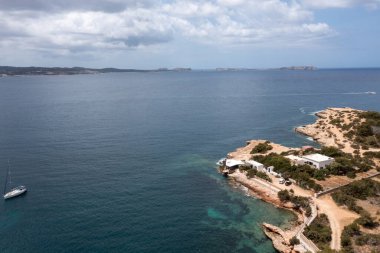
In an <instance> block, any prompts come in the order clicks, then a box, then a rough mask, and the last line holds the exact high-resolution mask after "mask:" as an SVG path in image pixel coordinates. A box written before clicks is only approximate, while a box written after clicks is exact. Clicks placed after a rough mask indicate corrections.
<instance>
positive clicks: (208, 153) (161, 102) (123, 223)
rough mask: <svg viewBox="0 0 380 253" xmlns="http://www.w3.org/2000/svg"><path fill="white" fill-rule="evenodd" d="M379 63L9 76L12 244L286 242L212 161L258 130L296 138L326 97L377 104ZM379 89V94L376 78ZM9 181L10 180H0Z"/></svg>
mask: <svg viewBox="0 0 380 253" xmlns="http://www.w3.org/2000/svg"><path fill="white" fill-rule="evenodd" d="M379 84H380V71H379V70H365V69H363V70H320V71H314V72H302V71H301V72H292V71H284V72H282V71H265V72H259V71H257V72H255V71H252V72H211V71H210V72H184V73H170V72H167V73H119V74H104V75H78V76H52V77H50V76H24V77H6V78H0V168H1V170H0V176H1V178H0V180H1V184H3V181H4V180H3V179H4V176H5V172H6V168H7V160H8V159H9V160H10V162H11V166H12V175H13V181H14V182H16V183H19V184H25V185H26V186H27V187H28V190H29V191H28V193H27V194H26V195H25V196H23V197H20V198H17V199H14V200H10V201H0V249H1V252H260V253H261V252H263V253H266V252H275V251H274V249H273V247H272V245H271V242H270V241H269V240H268V239H267V238H266V237H265V236H264V235H263V233H262V231H261V227H260V224H261V223H262V222H264V221H266V222H270V223H273V224H276V225H285V224H287V223H288V222H289V221H290V220H292V218H293V215H292V214H290V213H289V212H287V211H284V210H279V209H277V208H275V207H273V206H271V205H269V204H266V203H264V202H262V201H260V200H255V199H253V198H251V197H247V196H245V195H244V193H243V192H242V191H241V190H239V189H236V188H233V187H231V185H230V184H229V182H228V181H227V180H225V179H224V178H223V177H221V176H220V175H219V174H218V173H217V170H216V168H215V165H214V164H215V162H216V161H217V160H218V159H219V158H221V157H223V156H225V154H226V153H228V152H229V151H231V150H233V149H235V148H237V147H239V146H242V145H244V143H245V141H246V140H248V139H255V138H260V139H270V140H272V141H274V142H279V143H281V144H284V145H290V146H296V145H303V144H310V142H309V141H308V140H307V139H306V138H304V137H302V136H299V135H296V134H295V133H294V132H293V127H295V126H297V125H301V124H306V123H309V122H312V121H314V119H315V118H314V117H313V116H312V112H315V111H318V110H321V109H323V108H325V107H328V106H351V107H356V108H359V109H372V110H380V99H379V94H380V85H379ZM368 91H371V92H376V94H375V95H373V94H368V93H366V92H368ZM0 186H3V185H0Z"/></svg>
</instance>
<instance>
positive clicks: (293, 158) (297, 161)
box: [285, 155, 305, 165]
mask: <svg viewBox="0 0 380 253" xmlns="http://www.w3.org/2000/svg"><path fill="white" fill-rule="evenodd" d="M285 158H288V159H289V160H290V162H291V163H292V164H293V165H302V164H305V159H303V158H302V157H299V156H296V155H287V156H285Z"/></svg>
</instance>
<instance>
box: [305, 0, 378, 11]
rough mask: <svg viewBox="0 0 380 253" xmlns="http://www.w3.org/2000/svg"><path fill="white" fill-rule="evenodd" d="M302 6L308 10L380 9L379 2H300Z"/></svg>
mask: <svg viewBox="0 0 380 253" xmlns="http://www.w3.org/2000/svg"><path fill="white" fill-rule="evenodd" d="M300 2H301V3H302V5H304V6H305V7H308V8H315V9H327V8H351V7H354V6H365V7H367V8H369V9H377V8H379V7H380V0H301V1H300Z"/></svg>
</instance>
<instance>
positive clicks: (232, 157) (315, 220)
mask: <svg viewBox="0 0 380 253" xmlns="http://www.w3.org/2000/svg"><path fill="white" fill-rule="evenodd" d="M316 116H317V119H316V122H315V123H313V124H310V125H305V126H300V127H297V128H296V129H295V131H296V132H297V133H301V134H303V135H306V136H308V137H311V138H313V140H315V141H316V142H318V143H319V144H320V145H321V147H320V148H316V147H313V146H304V147H297V148H294V147H285V146H283V145H280V144H276V143H273V142H270V141H267V140H251V141H247V142H246V145H245V146H244V147H241V148H238V149H236V150H235V151H233V152H230V153H229V154H228V155H227V156H226V158H225V159H222V160H220V161H219V170H220V172H221V173H223V175H225V176H226V177H228V178H230V179H231V180H233V181H235V182H236V183H238V184H242V185H244V186H246V187H247V188H249V189H250V190H251V192H252V193H253V194H254V195H255V196H256V197H258V198H260V199H262V200H263V201H266V202H269V203H272V204H273V205H275V206H277V207H281V208H285V209H289V210H292V211H293V212H294V213H296V214H297V217H298V222H296V223H295V224H293V226H291V228H290V229H287V230H285V231H283V230H281V229H280V228H277V227H275V226H273V225H270V224H267V223H265V224H263V229H264V232H265V234H266V235H267V236H268V237H269V238H271V239H272V241H273V244H274V246H275V248H276V249H277V250H278V251H279V252H308V251H309V252H318V251H320V250H325V251H328V250H336V251H339V250H342V251H343V252H373V251H374V252H380V236H379V232H380V226H379V221H380V113H378V112H372V111H363V110H356V109H352V108H327V109H326V110H323V111H320V112H318V113H316Z"/></svg>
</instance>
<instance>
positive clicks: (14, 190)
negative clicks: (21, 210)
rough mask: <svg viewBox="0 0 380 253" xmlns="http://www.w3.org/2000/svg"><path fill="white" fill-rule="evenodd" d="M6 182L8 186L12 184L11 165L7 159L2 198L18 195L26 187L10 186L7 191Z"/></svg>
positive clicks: (23, 191) (24, 190)
mask: <svg viewBox="0 0 380 253" xmlns="http://www.w3.org/2000/svg"><path fill="white" fill-rule="evenodd" d="M8 182H9V186H10V185H11V184H12V181H11V167H10V165H9V161H8V171H7V176H6V177H5V185H4V199H10V198H14V197H17V196H20V195H22V194H24V193H25V192H26V187H25V186H23V185H20V186H17V187H15V188H12V189H11V190H10V191H9V192H7V186H8Z"/></svg>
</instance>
